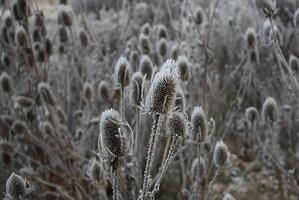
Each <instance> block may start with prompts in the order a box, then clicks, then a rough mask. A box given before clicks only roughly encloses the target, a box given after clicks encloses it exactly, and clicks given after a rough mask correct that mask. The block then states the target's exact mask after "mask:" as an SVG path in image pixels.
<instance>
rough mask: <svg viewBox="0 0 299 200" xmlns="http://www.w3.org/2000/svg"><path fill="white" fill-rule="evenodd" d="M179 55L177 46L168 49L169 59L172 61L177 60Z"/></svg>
mask: <svg viewBox="0 0 299 200" xmlns="http://www.w3.org/2000/svg"><path fill="white" fill-rule="evenodd" d="M179 53H180V50H179V47H178V45H176V44H175V45H173V46H172V47H171V49H170V57H171V58H172V59H173V60H177V59H178V56H179Z"/></svg>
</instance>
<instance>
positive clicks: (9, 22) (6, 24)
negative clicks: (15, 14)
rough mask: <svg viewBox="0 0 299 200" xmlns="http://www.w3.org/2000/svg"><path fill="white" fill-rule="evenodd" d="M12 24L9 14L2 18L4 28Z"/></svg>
mask: <svg viewBox="0 0 299 200" xmlns="http://www.w3.org/2000/svg"><path fill="white" fill-rule="evenodd" d="M12 24H13V20H12V18H11V16H10V15H7V16H6V17H5V19H4V26H5V27H6V28H9V27H11V26H12Z"/></svg>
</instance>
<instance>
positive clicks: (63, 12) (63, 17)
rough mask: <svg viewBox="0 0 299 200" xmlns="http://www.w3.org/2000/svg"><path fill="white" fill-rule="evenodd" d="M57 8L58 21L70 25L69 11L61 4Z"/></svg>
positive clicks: (70, 15) (71, 20) (71, 21)
mask: <svg viewBox="0 0 299 200" xmlns="http://www.w3.org/2000/svg"><path fill="white" fill-rule="evenodd" d="M58 9H59V11H58V23H59V24H61V25H64V26H72V24H73V18H72V14H71V12H70V11H69V10H67V9H66V7H65V6H62V5H61V6H59V8H58Z"/></svg>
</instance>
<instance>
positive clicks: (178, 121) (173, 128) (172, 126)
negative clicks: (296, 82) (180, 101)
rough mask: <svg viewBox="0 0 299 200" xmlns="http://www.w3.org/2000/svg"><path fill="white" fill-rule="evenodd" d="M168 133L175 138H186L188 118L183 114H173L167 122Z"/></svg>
mask: <svg viewBox="0 0 299 200" xmlns="http://www.w3.org/2000/svg"><path fill="white" fill-rule="evenodd" d="M166 127H167V132H168V133H170V134H171V135H173V136H181V135H183V136H185V135H187V132H188V125H187V120H186V117H185V115H184V114H183V113H181V112H172V113H170V116H169V117H168V118H167V121H166Z"/></svg>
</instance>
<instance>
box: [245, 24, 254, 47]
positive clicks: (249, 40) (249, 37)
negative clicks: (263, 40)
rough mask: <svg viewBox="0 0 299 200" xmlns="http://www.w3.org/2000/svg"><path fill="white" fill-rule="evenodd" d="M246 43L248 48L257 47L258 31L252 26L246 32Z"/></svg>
mask: <svg viewBox="0 0 299 200" xmlns="http://www.w3.org/2000/svg"><path fill="white" fill-rule="evenodd" d="M245 38H246V45H247V48H248V49H251V50H254V49H255V48H256V43H257V42H256V33H255V30H254V29H253V28H252V27H250V28H248V29H247V31H246V33H245Z"/></svg>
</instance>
